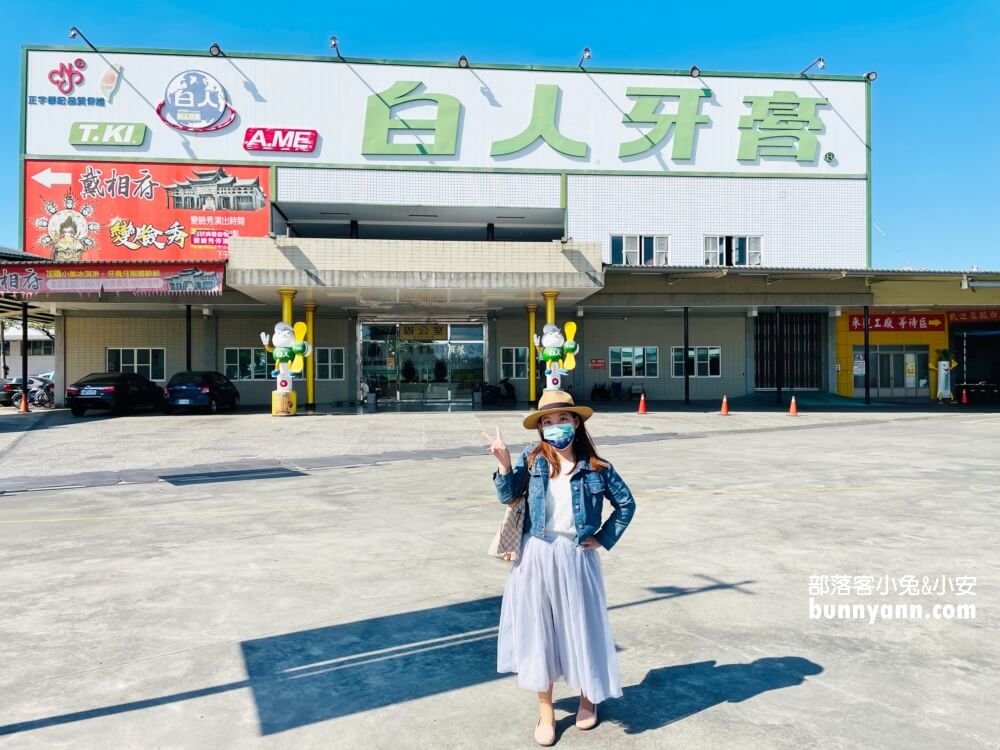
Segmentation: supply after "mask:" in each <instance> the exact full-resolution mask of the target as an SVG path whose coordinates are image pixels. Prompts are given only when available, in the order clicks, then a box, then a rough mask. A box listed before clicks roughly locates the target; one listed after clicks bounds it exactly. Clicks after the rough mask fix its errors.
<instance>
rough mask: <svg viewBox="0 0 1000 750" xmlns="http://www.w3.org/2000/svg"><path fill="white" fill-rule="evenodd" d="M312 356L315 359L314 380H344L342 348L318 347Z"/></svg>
mask: <svg viewBox="0 0 1000 750" xmlns="http://www.w3.org/2000/svg"><path fill="white" fill-rule="evenodd" d="M312 355H313V356H314V357H315V358H316V380H343V379H344V348H343V347H341V346H335V347H319V348H316V349H313V353H312Z"/></svg>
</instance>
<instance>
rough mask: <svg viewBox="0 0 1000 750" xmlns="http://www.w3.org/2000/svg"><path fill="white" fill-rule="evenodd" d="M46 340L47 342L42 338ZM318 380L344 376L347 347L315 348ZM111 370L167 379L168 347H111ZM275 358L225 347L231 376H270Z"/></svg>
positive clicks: (264, 352) (260, 350) (261, 350)
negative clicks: (345, 348) (345, 350)
mask: <svg viewBox="0 0 1000 750" xmlns="http://www.w3.org/2000/svg"><path fill="white" fill-rule="evenodd" d="M41 343H44V342H41ZM313 356H314V357H315V360H316V380H343V379H344V349H343V347H318V348H316V349H313ZM107 369H108V372H134V373H137V374H139V375H142V376H144V377H147V378H149V379H150V380H154V381H158V380H166V376H167V350H166V349H163V348H158V347H141V348H134V349H108V350H107ZM273 369H274V359H273V358H272V357H271V355H270V354H269V353H268V351H267V350H266V349H264V348H263V347H238V348H237V347H233V348H227V349H226V350H225V367H224V373H225V376H226V377H227V378H229V379H230V380H270V378H271V371H272V370H273Z"/></svg>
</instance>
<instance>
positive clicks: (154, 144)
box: [22, 50, 866, 177]
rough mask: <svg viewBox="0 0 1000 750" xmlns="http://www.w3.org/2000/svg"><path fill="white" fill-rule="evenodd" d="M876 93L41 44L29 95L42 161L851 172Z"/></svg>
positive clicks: (30, 122) (31, 142) (725, 80)
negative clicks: (871, 98) (119, 159)
mask: <svg viewBox="0 0 1000 750" xmlns="http://www.w3.org/2000/svg"><path fill="white" fill-rule="evenodd" d="M865 86H866V84H865V83H864V82H863V81H830V80H813V79H805V78H802V79H781V78H738V77H729V76H725V77H723V76H704V77H699V78H694V77H691V76H666V75H645V74H632V73H593V74H591V73H587V72H584V71H582V70H581V71H580V72H547V71H537V70H502V69H476V68H475V67H470V68H464V69H463V68H459V67H457V66H456V67H454V68H450V67H430V66H428V67H424V66H407V65H390V64H370V63H366V64H355V63H347V62H341V61H338V60H337V59H336V58H331V59H330V61H329V62H327V61H296V60H265V59H247V58H232V59H231V58H227V57H224V56H222V57H210V56H204V57H202V56H188V55H160V54H132V53H129V54H121V53H115V52H107V53H103V54H96V53H93V52H82V51H70V52H66V51H49V50H46V51H31V52H29V53H28V75H27V90H26V92H25V101H24V102H23V104H22V106H23V107H24V108H25V110H26V113H27V114H26V118H27V122H26V128H27V132H26V146H25V149H26V155H28V156H31V157H65V156H70V157H72V156H86V157H90V158H98V157H100V156H131V157H134V158H135V159H136V160H143V159H145V160H149V159H184V160H204V161H209V162H218V163H226V164H231V163H238V162H241V161H253V162H261V161H264V162H281V163H286V164H287V163H316V164H326V165H371V166H378V165H409V166H437V167H471V168H494V169H495V168H506V169H551V170H570V171H572V170H596V171H638V172H659V173H664V172H697V173H746V174H762V173H781V174H791V175H803V176H830V177H838V176H839V177H850V176H858V175H864V174H865V173H866V152H865V143H864V137H865ZM143 126H145V127H143Z"/></svg>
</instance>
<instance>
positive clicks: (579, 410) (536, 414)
mask: <svg viewBox="0 0 1000 750" xmlns="http://www.w3.org/2000/svg"><path fill="white" fill-rule="evenodd" d="M553 411H571V412H573V413H574V414H576V415H577V416H579V417H580V419H582V420H583V421H585V422H586V421H587V420H588V419H590V417H591V416H592V415H593V413H594V410H593V409H591V408H590V407H589V406H577V405H576V404H574V403H573V397H572V396H571V395H569V394H568V393H566V392H565V391H542V397H541V398H540V399H538V410H537V411H533V412H531V414H529V415H528V416H526V417H525V418H524V426H525V427H526V428H527V429H529V430H533V429H535V428H536V427H537V426H538V420H539V419H541V418H542V417H543V416H544V415H546V414H548V413H549V412H553Z"/></svg>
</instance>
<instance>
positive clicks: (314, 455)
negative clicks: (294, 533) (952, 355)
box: [0, 409, 996, 491]
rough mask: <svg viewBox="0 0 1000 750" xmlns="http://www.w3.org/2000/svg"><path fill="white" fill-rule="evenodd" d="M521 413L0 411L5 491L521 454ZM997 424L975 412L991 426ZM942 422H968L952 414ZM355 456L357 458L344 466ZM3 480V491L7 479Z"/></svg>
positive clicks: (681, 428)
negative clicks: (494, 440)
mask: <svg viewBox="0 0 1000 750" xmlns="http://www.w3.org/2000/svg"><path fill="white" fill-rule="evenodd" d="M524 414H525V412H524V411H521V410H507V411H483V410H476V411H458V412H453V413H449V412H440V411H433V412H402V413H395V412H388V411H379V412H378V413H366V412H365V411H364V410H363V409H355V410H344V411H342V412H335V413H323V414H318V415H315V416H306V415H303V416H300V417H296V418H294V419H279V418H275V417H272V416H270V414H268V413H265V412H261V411H255V412H248V411H242V412H235V413H234V412H220V413H219V414H216V415H208V414H199V413H194V414H190V413H189V414H175V415H169V416H168V415H164V414H159V413H154V412H137V413H136V414H134V415H132V416H129V417H111V416H108V415H100V414H98V415H96V416H86V417H83V418H74V417H73V416H71V415H70V414H69V412H68V410H65V409H55V410H51V411H46V410H36V411H34V412H32V413H31V414H28V415H20V414H17V413H16V412H14V411H13V410H10V411H2V410H0V491H2V490H3V489H4V487H5V486H6V487H7V488H8V491H11V488H15V489H19V490H21V489H33V488H37V487H50V486H54V485H53V483H52V481H48V483H43V482H41V480H43V479H45V480H53V479H54V480H55V481H56V482H57V485H58V486H63V485H74V484H76V485H81V486H104V485H106V484H108V483H115V482H117V481H119V473H121V474H122V476H121V481H125V482H140V481H151V480H155V479H157V478H158V476H159V474H161V473H164V472H167V471H171V472H181V473H183V472H190V471H192V470H198V471H208V470H213V469H214V470H219V471H223V470H234V469H242V468H246V467H250V468H252V467H264V466H268V465H276V464H283V465H288V466H291V467H293V468H302V467H306V468H308V467H314V466H322V465H327V464H329V463H331V459H336V460H337V461H339V462H340V464H343V463H350V462H351V460H353V459H356V460H357V461H360V462H366V461H370V460H371V459H370V458H366V457H371V456H374V455H379V456H383V457H386V456H388V457H396V458H398V457H400V455H401V454H404V453H409V454H412V457H414V458H419V457H420V456H422V455H425V453H426V452H428V451H431V452H435V453H437V452H440V451H443V450H447V451H452V452H453V453H462V452H464V453H465V454H468V455H474V454H478V453H480V452H481V448H482V436H481V432H482V431H484V430H486V431H489V432H493V430H494V429H495V428H496V427H497V426H499V427H500V428H501V429H502V430H503V432H504V434H505V435H506V436H507V437H508V438H509V439H510V440H511V443H512V445H514V444H516V445H519V446H520V445H522V444H523V443H524V442H525V438H523V437H522V435H523V434H524V429H523V428H522V427H521V419H522V418H523V416H524ZM927 416H928V415H927V414H922V413H910V412H905V411H888V412H887V411H871V412H861V413H859V412H858V410H850V411H843V412H837V411H825V412H821V411H818V412H814V413H803V414H801V416H799V417H796V418H792V417H788V416H787V415H786V414H784V413H780V412H777V413H776V412H746V413H740V412H736V413H733V414H730V416H728V417H720V416H719V415H718V414H713V413H710V412H698V411H690V412H685V411H661V412H652V413H649V414H643V415H640V414H635V413H621V412H618V413H600V414H599V415H598V418H596V419H594V420H593V421H592V422H591V424H592V425H593V429H592V431H593V434H594V435H595V436H596V438H597V439H598V440H603V441H604V442H605V444H608V443H609V441H610V443H614V442H620V441H622V440H625V441H639V440H661V439H664V438H668V437H678V436H682V437H696V436H700V435H705V434H719V433H727V432H739V431H751V432H759V431H761V430H777V429H781V430H784V429H790V428H795V429H812V428H815V427H817V426H820V425H830V426H836V425H851V424H853V425H864V424H881V423H883V422H886V421H899V422H904V423H905V422H908V421H911V420H913V419H925V418H926V417H927ZM990 416H996V415H990V414H985V415H980V417H981V418H989V417H990ZM940 417H941V418H942V419H948V418H958V419H965V418H972V417H971V416H970V415H969V414H968V413H964V414H963V413H962V412H958V411H956V410H954V409H952V410H945V411H943V412H942V413H941V414H940ZM349 459H350V460H349ZM5 477H6V480H7V481H6V482H5V481H4V478H5Z"/></svg>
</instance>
